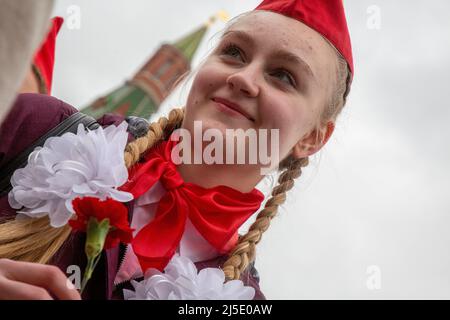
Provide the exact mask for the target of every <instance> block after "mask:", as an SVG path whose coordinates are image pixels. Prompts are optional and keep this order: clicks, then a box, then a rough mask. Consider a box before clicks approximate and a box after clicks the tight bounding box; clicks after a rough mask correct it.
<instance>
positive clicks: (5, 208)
mask: <svg viewBox="0 0 450 320" xmlns="http://www.w3.org/2000/svg"><path fill="white" fill-rule="evenodd" d="M77 111H78V110H76V109H75V108H74V107H72V106H70V105H68V104H67V103H64V102H63V101H61V100H58V99H56V98H53V97H50V96H46V95H40V94H29V93H27V94H21V95H19V96H18V98H17V100H16V102H15V103H14V105H13V107H12V108H11V111H10V112H9V114H8V115H7V117H6V118H5V120H4V121H3V123H2V124H1V126H0V167H1V166H2V165H3V164H4V163H5V162H7V161H8V160H10V159H12V158H14V157H15V156H17V155H18V154H20V152H21V151H23V150H24V149H25V148H26V147H28V146H29V145H31V144H32V143H33V142H34V141H35V140H37V139H38V138H39V137H40V136H42V135H43V134H45V133H46V132H47V131H49V130H50V129H52V128H54V127H55V126H56V125H58V124H59V123H60V122H61V121H63V120H64V119H66V118H67V117H69V116H70V115H72V114H73V113H75V112H77ZM123 120H124V119H123V117H121V116H117V115H111V114H108V115H105V116H103V117H102V118H101V119H99V120H98V122H99V123H100V124H101V125H102V126H108V125H111V124H119V123H120V122H122V121H123ZM1 174H2V173H1V172H0V175H1ZM127 207H128V209H129V219H130V221H131V217H132V215H133V202H130V203H127ZM13 215H15V210H14V209H12V208H11V207H10V206H9V204H8V199H7V196H4V197H1V198H0V218H1V217H6V216H13ZM84 239H85V234H84V233H76V232H73V233H72V234H71V235H70V236H69V238H68V240H67V241H66V242H65V243H64V245H63V246H62V247H61V249H60V250H59V251H58V252H57V253H56V254H55V255H54V257H53V258H52V260H51V261H50V264H53V265H57V266H58V267H59V268H60V269H61V270H62V271H63V272H64V273H65V274H67V276H70V275H71V271H70V270H71V269H70V268H69V269H68V267H69V266H71V265H72V266H73V265H75V266H79V267H80V270H81V272H83V271H84V268H85V265H86V258H85V255H84ZM123 251H124V250H123V246H119V247H116V248H113V249H110V250H106V251H104V252H103V253H102V257H101V260H100V261H99V263H98V265H97V267H96V269H95V271H94V274H93V275H92V278H91V280H90V281H89V283H88V285H87V287H86V289H85V291H84V293H83V299H123V295H122V289H123V288H129V289H132V287H131V285H130V284H129V282H127V283H124V284H123V285H120V286H119V287H118V288H115V286H114V283H113V281H114V278H115V276H116V273H117V271H118V268H119V262H120V260H121V259H122V257H123V254H124V252H123ZM0 258H1V257H0ZM226 258H227V257H226V256H219V257H217V258H215V259H211V260H208V261H201V262H197V263H195V264H196V266H197V269H198V270H201V269H203V268H207V267H214V268H217V267H220V266H222V265H223V263H224V262H225V260H226ZM241 280H242V281H243V282H244V284H245V285H248V286H252V287H254V288H255V290H256V294H255V298H254V299H255V300H260V299H265V297H264V295H263V294H262V292H261V290H260V288H259V277H258V273H257V271H256V269H255V268H254V267H253V266H252V267H251V268H247V270H246V271H245V272H244V273H243V274H242V276H241Z"/></svg>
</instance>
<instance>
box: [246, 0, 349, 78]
mask: <svg viewBox="0 0 450 320" xmlns="http://www.w3.org/2000/svg"><path fill="white" fill-rule="evenodd" d="M255 10H267V11H272V12H276V13H280V14H282V15H285V16H288V17H291V18H293V19H296V20H299V21H301V22H303V23H304V24H306V25H307V26H308V27H310V28H312V29H314V30H316V31H317V32H319V33H320V34H321V35H323V36H324V37H325V38H327V39H328V41H330V42H331V43H332V44H333V45H334V46H335V48H336V49H337V50H338V51H339V52H340V53H341V54H342V56H343V57H344V59H345V60H346V61H347V64H348V66H349V69H350V72H351V73H352V76H353V56H352V45H351V43H350V35H349V32H348V27H347V21H346V19H345V12H344V6H343V4H342V0H264V1H263V2H262V3H261V4H260V5H259V6H258V7H256V8H255Z"/></svg>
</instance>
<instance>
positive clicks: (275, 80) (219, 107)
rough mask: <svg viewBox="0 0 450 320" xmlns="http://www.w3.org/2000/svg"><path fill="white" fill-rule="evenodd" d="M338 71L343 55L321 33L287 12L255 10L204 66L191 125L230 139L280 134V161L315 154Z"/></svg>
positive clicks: (188, 119) (190, 110) (190, 103)
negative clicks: (244, 133) (239, 132)
mask: <svg viewBox="0 0 450 320" xmlns="http://www.w3.org/2000/svg"><path fill="white" fill-rule="evenodd" d="M336 70H337V56H336V53H335V52H334V50H333V49H332V47H331V46H330V45H329V44H328V43H327V42H326V41H325V40H324V39H323V38H322V36H320V35H319V34H318V33H317V32H316V31H314V30H313V29H311V28H309V27H307V26H306V25H304V24H303V23H300V22H299V21H297V20H294V19H291V18H288V17H285V16H283V15H280V14H276V13H272V12H267V11H257V12H253V13H251V14H249V15H248V16H244V17H242V18H241V19H240V20H238V21H237V22H236V23H235V24H234V25H233V26H232V27H231V28H230V29H229V30H228V31H227V32H225V34H224V36H223V38H222V39H221V41H220V43H219V44H218V46H217V48H216V49H215V50H214V51H213V52H212V53H211V54H210V55H209V56H208V58H207V60H206V61H205V62H204V64H203V65H202V66H201V68H200V69H199V71H198V73H197V75H196V77H195V79H194V82H193V85H192V88H191V91H190V93H189V97H188V100H187V105H186V114H185V119H184V121H183V128H186V129H188V130H190V132H194V130H193V127H194V124H193V122H194V121H202V128H203V130H206V129H209V128H215V129H219V130H221V131H222V132H223V135H224V136H225V129H243V130H247V129H255V130H256V131H257V132H258V129H268V130H270V129H279V141H280V143H279V157H280V159H283V158H284V157H285V156H287V155H289V154H290V153H291V151H294V155H295V156H297V157H302V156H307V155H309V154H311V153H314V152H315V151H317V150H318V149H317V150H316V149H310V150H309V151H305V150H307V145H308V144H309V143H311V141H312V136H313V135H314V134H315V133H316V131H314V128H315V126H316V125H317V123H318V120H319V117H320V114H321V112H322V111H323V108H324V106H325V105H326V103H327V101H328V99H329V97H330V96H331V90H332V88H333V81H335V75H336ZM223 104H225V105H228V106H229V107H230V106H231V107H232V108H237V109H239V110H240V112H237V113H236V112H234V111H231V110H230V109H229V108H226V107H225V108H224V106H223ZM331 131H332V129H331ZM328 133H329V134H331V133H330V132H328ZM305 146H306V148H305ZM320 147H321V146H320ZM320 147H319V149H320ZM302 152H307V153H309V154H302Z"/></svg>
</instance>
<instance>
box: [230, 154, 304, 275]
mask: <svg viewBox="0 0 450 320" xmlns="http://www.w3.org/2000/svg"><path fill="white" fill-rule="evenodd" d="M308 163H309V159H308V158H307V157H306V158H301V159H294V158H290V157H288V159H287V163H280V167H281V168H282V167H283V166H284V165H285V164H287V168H286V169H285V170H284V171H283V172H282V173H281V175H280V176H279V178H278V185H277V186H275V187H274V188H273V189H272V194H271V198H269V199H268V200H267V202H266V204H265V206H264V209H263V210H261V211H260V212H259V214H258V216H257V217H256V220H255V222H253V224H252V225H251V226H250V228H249V230H248V232H247V233H246V234H245V235H243V236H242V237H240V238H239V241H238V243H237V245H236V247H235V248H234V249H233V250H232V251H231V253H230V255H229V258H228V259H227V261H225V263H224V265H223V271H224V273H225V277H226V279H227V280H234V279H236V280H237V279H239V278H240V276H241V273H242V272H243V271H244V270H245V269H246V268H247V267H248V265H249V264H250V263H251V262H253V261H254V259H255V253H256V245H257V244H258V243H259V241H260V240H261V237H262V234H263V233H264V232H265V231H266V230H267V229H268V228H269V225H270V221H271V220H272V218H273V217H275V215H276V214H277V212H278V206H280V205H281V204H283V203H284V202H285V200H286V192H287V191H289V190H290V189H291V188H292V187H293V186H294V179H296V178H298V177H300V175H301V174H302V167H306V166H307V165H308Z"/></svg>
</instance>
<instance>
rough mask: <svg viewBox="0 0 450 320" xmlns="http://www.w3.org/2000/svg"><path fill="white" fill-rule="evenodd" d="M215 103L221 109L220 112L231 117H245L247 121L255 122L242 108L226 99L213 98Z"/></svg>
mask: <svg viewBox="0 0 450 320" xmlns="http://www.w3.org/2000/svg"><path fill="white" fill-rule="evenodd" d="M211 100H212V101H213V102H215V104H216V105H217V106H218V107H219V108H220V110H222V111H223V112H226V113H227V114H229V115H231V116H237V115H239V117H244V118H246V119H247V120H250V121H252V122H253V121H255V120H253V118H252V117H250V116H249V115H248V114H247V113H245V111H243V110H242V108H241V107H240V106H239V105H237V104H235V103H232V102H230V101H228V100H226V99H222V98H212V99H211Z"/></svg>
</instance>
